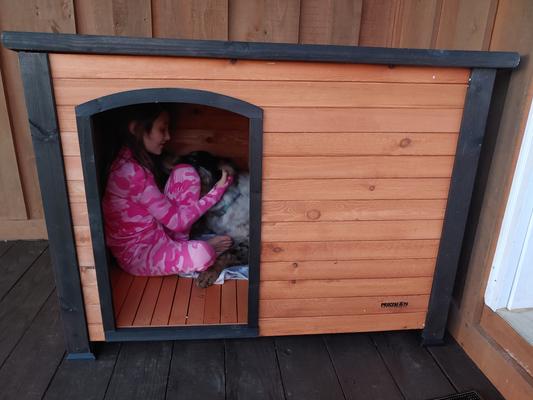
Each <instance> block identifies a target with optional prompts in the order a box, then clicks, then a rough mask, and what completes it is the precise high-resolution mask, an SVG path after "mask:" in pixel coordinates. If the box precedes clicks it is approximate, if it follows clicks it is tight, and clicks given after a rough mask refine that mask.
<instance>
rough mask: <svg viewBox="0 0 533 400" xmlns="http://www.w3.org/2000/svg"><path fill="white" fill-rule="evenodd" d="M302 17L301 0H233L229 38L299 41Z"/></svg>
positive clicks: (257, 40) (230, 12)
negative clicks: (299, 27)
mask: <svg viewBox="0 0 533 400" xmlns="http://www.w3.org/2000/svg"><path fill="white" fill-rule="evenodd" d="M299 19H300V0H256V1H249V0H231V7H230V8H229V40H243V41H251V42H282V43H298V26H299ZM237 21H238V22H237Z"/></svg>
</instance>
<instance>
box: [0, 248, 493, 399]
mask: <svg viewBox="0 0 533 400" xmlns="http://www.w3.org/2000/svg"><path fill="white" fill-rule="evenodd" d="M47 247H48V244H47V242H45V241H15V242H0V271H1V272H0V273H1V279H0V399H41V398H44V399H104V398H105V399H128V400H131V399H136V398H140V399H150V400H152V399H164V398H168V399H173V398H182V399H237V398H239V399H252V400H256V399H257V400H259V399H266V398H268V399H305V400H312V399H328V400H330V399H331V400H335V399H371V400H377V399H384V400H395V399H409V400H411V399H413V400H426V399H433V398H438V397H442V396H447V395H450V394H453V393H457V392H463V391H467V390H476V391H477V392H478V393H479V394H480V395H481V396H482V398H483V399H485V400H491V399H503V397H501V396H500V394H499V393H498V392H497V391H496V389H495V388H494V387H493V386H492V385H491V384H490V382H489V381H488V380H487V379H486V378H485V377H484V376H483V374H482V373H481V372H480V371H479V370H478V369H477V367H476V366H475V365H474V363H473V362H472V361H471V360H470V359H469V358H468V356H467V355H466V354H465V353H464V352H463V351H462V349H461V348H460V347H459V346H458V345H457V343H455V342H454V341H453V339H448V341H447V344H446V345H444V346H439V347H432V348H423V347H421V346H420V345H419V342H420V340H419V333H418V332H416V331H403V332H388V333H371V334H337V335H313V336H290V337H289V336H288V337H273V338H257V339H240V340H211V341H176V342H138V343H135V342H131V343H123V344H119V343H99V344H97V345H96V346H95V353H96V356H97V361H67V360H65V359H64V356H65V349H64V343H63V337H62V330H61V329H62V328H61V322H60V320H59V315H58V302H57V299H56V294H55V290H54V280H53V276H52V270H51V266H50V257H49V254H48V249H47Z"/></svg>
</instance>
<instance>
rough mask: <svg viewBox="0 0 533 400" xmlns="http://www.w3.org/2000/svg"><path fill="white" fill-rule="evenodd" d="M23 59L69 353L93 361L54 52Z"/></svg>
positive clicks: (27, 100) (30, 119)
mask: <svg viewBox="0 0 533 400" xmlns="http://www.w3.org/2000/svg"><path fill="white" fill-rule="evenodd" d="M19 59H20V67H21V73H22V78H23V83H24V94H25V97H26V107H27V109H28V118H29V121H30V129H31V134H32V139H33V145H34V147H35V154H36V161H37V167H38V171H39V179H40V183H41V190H42V198H43V205H44V209H45V215H46V223H47V229H48V235H49V238H50V255H51V257H52V265H53V268H54V274H55V279H56V288H57V294H58V296H59V302H60V306H61V308H60V310H61V319H62V321H63V329H64V333H65V340H66V343H67V351H68V353H69V355H68V357H69V358H71V359H93V358H94V356H93V354H92V353H91V350H90V347H89V338H88V332H87V322H86V318H85V309H84V305H83V297H82V293H81V286H80V273H79V269H78V261H77V258H76V248H75V243H74V233H73V230H72V220H71V217H70V207H69V203H68V195H67V187H66V183H65V169H64V166H63V155H62V152H61V142H60V140H59V129H58V124H57V117H56V110H55V101H54V95H53V89H52V82H51V78H50V69H49V64H48V54H46V53H41V54H35V53H25V52H20V53H19Z"/></svg>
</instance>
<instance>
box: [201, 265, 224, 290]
mask: <svg viewBox="0 0 533 400" xmlns="http://www.w3.org/2000/svg"><path fill="white" fill-rule="evenodd" d="M219 275H220V271H218V270H217V269H216V268H210V269H208V270H207V271H203V272H200V274H199V275H198V278H196V281H195V283H196V286H198V287H199V288H202V289H205V288H207V287H209V286H211V285H213V284H214V283H215V282H216V280H217V278H218V276H219Z"/></svg>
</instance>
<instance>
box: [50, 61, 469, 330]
mask: <svg viewBox="0 0 533 400" xmlns="http://www.w3.org/2000/svg"><path fill="white" fill-rule="evenodd" d="M50 66H51V73H52V80H53V88H54V95H55V99H56V104H57V112H58V118H59V127H60V131H61V140H62V143H63V147H64V148H65V149H68V152H64V162H65V165H66V175H67V186H68V189H69V194H70V203H71V205H72V211H73V221H74V233H75V236H76V245H77V249H78V259H79V261H80V266H81V268H82V277H83V282H82V283H83V292H84V297H85V301H86V302H87V305H88V306H89V307H88V308H89V309H90V310H92V309H93V308H94V307H95V306H98V304H99V301H98V293H97V286H96V282H95V269H94V260H93V259H92V247H91V246H92V243H91V238H90V227H89V223H88V219H87V208H86V202H85V198H84V196H83V188H84V182H83V174H82V168H81V159H80V151H79V146H78V144H77V142H76V140H77V132H76V125H75V112H74V106H75V105H78V104H82V103H85V102H87V101H90V100H94V99H96V98H99V97H102V96H106V95H109V94H113V93H118V92H123V91H126V90H136V89H142V88H156V87H182V88H191V89H200V90H207V91H211V92H215V93H220V94H223V95H227V96H231V97H235V98H238V99H241V100H243V101H247V102H249V103H252V104H254V105H257V106H259V107H261V108H262V109H263V113H264V121H263V130H264V136H263V139H264V140H263V142H264V144H263V146H264V148H263V177H262V182H263V203H262V216H261V217H262V218H261V220H262V223H261V238H262V243H261V266H260V269H261V273H260V276H261V282H260V292H259V295H260V303H259V310H260V314H259V318H260V320H259V329H260V334H261V335H270V336H271V335H286V334H305V333H330V332H350V331H368V330H388V329H407V328H411V329H412V328H422V327H423V324H424V322H425V316H426V310H427V305H428V299H429V292H430V289H431V283H432V278H433V272H434V268H435V260H436V254H437V249H438V244H439V240H440V235H441V231H442V223H443V218H444V208H445V204H446V198H447V196H448V189H449V184H450V177H451V173H452V166H453V161H454V156H455V151H456V144H457V137H458V134H459V128H460V124H461V117H462V113H463V106H464V101H465V96H466V90H467V83H468V79H469V76H470V70H469V69H466V68H434V67H408V66H397V67H395V68H390V67H389V66H387V65H383V66H382V65H356V64H333V63H311V62H289V61H278V62H272V61H248V60H239V61H237V62H235V61H232V60H218V59H197V58H179V57H173V58H169V57H148V56H146V57H142V56H113V55H65V54H52V55H50ZM125 77H127V78H128V79H124V78H125ZM183 111H184V112H183V113H181V115H180V122H179V124H180V125H181V126H182V127H186V128H188V129H189V130H190V129H193V130H195V129H194V128H200V129H203V130H205V129H206V128H209V126H208V124H212V121H213V118H216V117H217V115H216V114H214V113H213V112H211V113H208V112H207V110H206V109H203V112H201V111H202V110H201V109H199V110H198V112H197V113H194V112H193V113H191V112H190V110H187V109H184V110H183ZM218 117H219V124H220V125H226V122H229V124H228V128H233V129H235V128H239V126H240V129H239V132H241V131H242V122H246V121H242V119H240V120H237V121H234V122H232V121H231V120H228V119H227V117H226V118H225V120H224V122H222V121H221V120H220V117H221V116H220V115H219V116H218ZM222 117H224V115H222ZM202 120H203V121H202ZM239 122H240V123H241V124H240V125H239ZM226 133H228V132H226ZM241 136H242V135H241ZM195 140H196V143H195V144H194V146H193V147H200V146H202V145H203V137H202V136H201V135H199V136H198V137H196V138H195ZM235 140H236V141H237V142H238V141H239V137H236V138H235ZM213 144H214V145H215V144H216V143H213ZM244 150H246V149H244ZM354 294H357V297H355V296H354ZM399 301H402V302H405V306H404V307H402V308H401V309H394V308H392V309H387V308H383V307H381V303H383V302H385V303H387V302H399ZM93 318H94V319H93ZM88 321H89V324H90V327H91V329H90V331H91V338H92V339H93V340H95V339H97V338H101V337H102V328H101V325H100V321H101V317H100V316H99V315H98V314H97V313H92V312H91V313H89V314H88ZM98 326H100V334H99V335H98V334H97V332H98Z"/></svg>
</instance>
